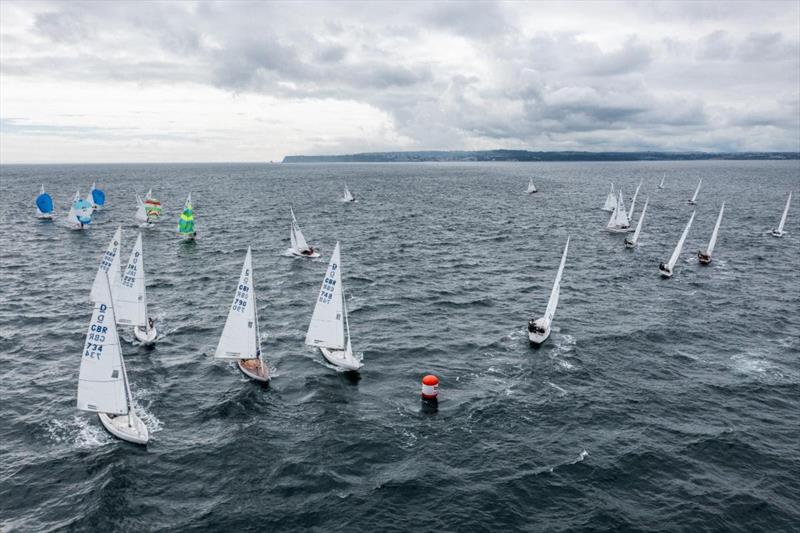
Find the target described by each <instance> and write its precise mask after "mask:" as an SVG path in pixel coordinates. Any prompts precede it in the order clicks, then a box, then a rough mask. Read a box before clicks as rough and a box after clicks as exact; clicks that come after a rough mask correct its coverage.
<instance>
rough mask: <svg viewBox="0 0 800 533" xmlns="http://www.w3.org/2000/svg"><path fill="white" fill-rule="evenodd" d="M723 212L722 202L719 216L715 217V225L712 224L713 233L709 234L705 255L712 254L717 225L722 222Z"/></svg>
mask: <svg viewBox="0 0 800 533" xmlns="http://www.w3.org/2000/svg"><path fill="white" fill-rule="evenodd" d="M724 210H725V202H722V207H720V208H719V215H718V216H717V223H716V224H714V231H713V232H712V233H711V240H710V241H708V248H707V249H706V254H707V255H709V256H710V255H711V254H712V253H713V252H714V246H715V245H716V244H717V233H719V225H720V223H721V222H722V212H723V211H724Z"/></svg>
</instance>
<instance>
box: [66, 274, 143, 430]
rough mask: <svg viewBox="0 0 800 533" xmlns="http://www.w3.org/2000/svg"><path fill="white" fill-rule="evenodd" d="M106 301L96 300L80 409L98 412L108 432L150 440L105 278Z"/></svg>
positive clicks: (82, 372)
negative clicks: (132, 386)
mask: <svg viewBox="0 0 800 533" xmlns="http://www.w3.org/2000/svg"><path fill="white" fill-rule="evenodd" d="M105 282H106V288H105V291H103V294H104V295H106V296H109V298H108V300H107V301H98V302H95V304H94V310H93V312H92V321H91V322H90V325H89V330H88V331H87V332H86V342H85V344H84V348H83V357H82V358H81V370H80V375H79V377H78V409H80V410H82V411H90V412H93V413H97V416H98V417H99V418H100V422H101V423H102V424H103V426H104V427H105V428H106V429H107V430H108V432H109V433H111V434H112V435H114V436H115V437H117V438H120V439H122V440H126V441H128V442H133V443H135V444H147V441H148V440H150V435H149V432H148V430H147V426H146V425H145V424H144V422H142V420H141V419H140V418H139V417H138V416H137V415H136V411H135V409H134V407H133V397H132V395H131V389H130V383H129V382H128V373H127V372H126V370H125V360H124V359H123V357H122V348H121V346H120V343H119V335H118V334H117V327H116V325H115V322H116V320H115V318H114V311H115V310H114V304H113V299H112V298H110V295H111V283H110V281H109V279H108V277H106V278H105Z"/></svg>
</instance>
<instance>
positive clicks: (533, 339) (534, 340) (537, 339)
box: [528, 328, 550, 346]
mask: <svg viewBox="0 0 800 533" xmlns="http://www.w3.org/2000/svg"><path fill="white" fill-rule="evenodd" d="M549 337H550V328H547V331H545V332H544V333H541V334H540V333H533V332H531V331H529V332H528V340H529V341H530V343H531V344H533V345H534V346H539V345H541V344H543V343H544V341H546V340H547V339H548V338H549Z"/></svg>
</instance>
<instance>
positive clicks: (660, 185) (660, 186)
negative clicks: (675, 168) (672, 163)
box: [658, 176, 667, 189]
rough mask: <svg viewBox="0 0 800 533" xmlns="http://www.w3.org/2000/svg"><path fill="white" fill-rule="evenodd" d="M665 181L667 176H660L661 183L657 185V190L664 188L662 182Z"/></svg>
mask: <svg viewBox="0 0 800 533" xmlns="http://www.w3.org/2000/svg"><path fill="white" fill-rule="evenodd" d="M665 179H667V176H661V183H659V184H658V188H659V189H663V188H664V180H665Z"/></svg>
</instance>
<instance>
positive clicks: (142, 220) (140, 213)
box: [134, 194, 152, 228]
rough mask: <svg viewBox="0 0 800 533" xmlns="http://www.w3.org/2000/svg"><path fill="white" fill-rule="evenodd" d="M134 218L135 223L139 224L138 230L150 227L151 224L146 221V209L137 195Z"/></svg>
mask: <svg viewBox="0 0 800 533" xmlns="http://www.w3.org/2000/svg"><path fill="white" fill-rule="evenodd" d="M134 218H135V219H136V222H138V223H139V227H140V228H149V227H151V226H152V224H150V223H149V222H148V221H147V209H146V208H145V206H144V202H143V201H142V198H141V197H140V196H139V195H138V194H137V195H136V214H135V215H134Z"/></svg>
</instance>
